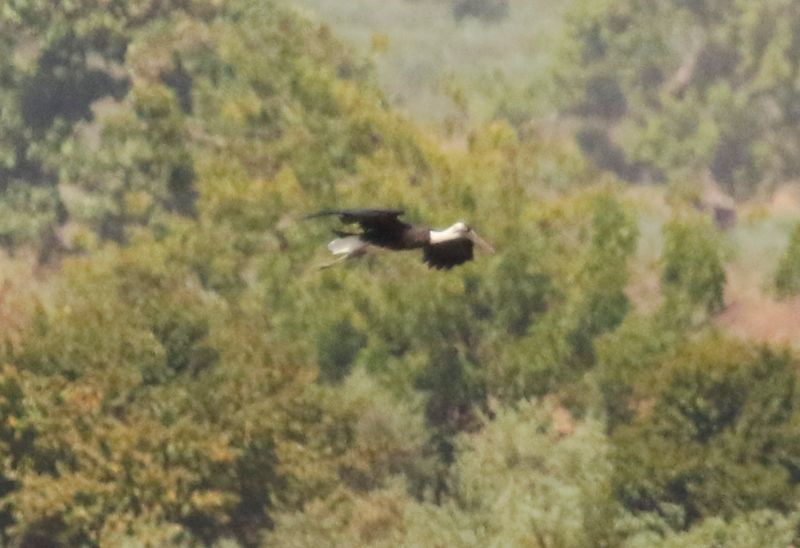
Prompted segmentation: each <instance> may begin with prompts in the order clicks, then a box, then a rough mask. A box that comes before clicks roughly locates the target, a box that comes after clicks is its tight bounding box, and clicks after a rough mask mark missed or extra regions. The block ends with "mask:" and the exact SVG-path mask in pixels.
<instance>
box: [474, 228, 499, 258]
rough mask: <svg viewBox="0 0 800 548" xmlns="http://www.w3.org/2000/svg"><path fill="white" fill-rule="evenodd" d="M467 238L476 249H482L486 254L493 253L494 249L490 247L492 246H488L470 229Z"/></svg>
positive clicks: (488, 244) (487, 243)
mask: <svg viewBox="0 0 800 548" xmlns="http://www.w3.org/2000/svg"><path fill="white" fill-rule="evenodd" d="M468 237H469V239H470V240H472V241H473V242H475V243H476V244H478V247H480V248H481V249H483V250H484V251H485V252H486V253H494V247H493V246H492V244H490V243H489V242H487V241H486V240H484V239H483V238H481V237H480V236H478V233H477V232H475V231H474V230H472V229H470V231H469V233H468Z"/></svg>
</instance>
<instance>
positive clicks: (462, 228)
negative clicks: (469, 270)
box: [446, 221, 494, 253]
mask: <svg viewBox="0 0 800 548" xmlns="http://www.w3.org/2000/svg"><path fill="white" fill-rule="evenodd" d="M446 232H448V233H449V234H451V235H452V237H453V238H469V239H470V240H472V241H473V242H475V244H477V245H478V247H480V248H481V249H483V250H484V251H486V252H487V253H494V247H493V246H492V245H491V244H490V243H489V242H487V241H486V240H484V239H483V238H481V237H480V236H478V233H477V232H475V230H474V229H473V228H472V227H471V226H469V225H468V224H467V223H465V222H464V221H458V222H457V223H455V224H453V225H452V226H451V227H450V228H448V229H447V231H446Z"/></svg>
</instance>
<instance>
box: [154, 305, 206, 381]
mask: <svg viewBox="0 0 800 548" xmlns="http://www.w3.org/2000/svg"><path fill="white" fill-rule="evenodd" d="M208 331H209V328H208V321H207V320H205V319H185V318H178V317H170V318H168V319H166V320H165V321H163V322H159V323H158V324H157V325H156V326H155V328H154V329H153V334H154V335H155V336H156V338H157V339H158V341H159V342H160V343H161V344H162V346H163V347H164V352H165V354H166V356H165V363H164V368H163V369H159V370H156V371H145V372H144V373H143V377H144V382H145V383H146V384H160V383H163V382H166V381H168V380H169V379H172V378H173V377H175V376H177V375H181V374H191V375H197V374H199V373H200V372H202V371H205V370H206V369H209V368H210V367H213V366H214V364H216V363H217V361H218V360H219V353H218V351H217V350H216V349H215V348H213V347H212V346H210V345H209V344H207V343H206V337H207V336H208Z"/></svg>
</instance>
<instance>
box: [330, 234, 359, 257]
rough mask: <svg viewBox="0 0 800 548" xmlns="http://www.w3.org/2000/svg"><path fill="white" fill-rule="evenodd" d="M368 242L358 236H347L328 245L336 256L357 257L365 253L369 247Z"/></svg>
mask: <svg viewBox="0 0 800 548" xmlns="http://www.w3.org/2000/svg"><path fill="white" fill-rule="evenodd" d="M367 245H368V244H367V242H365V241H364V240H362V239H361V238H359V237H358V236H345V237H343V238H336V239H335V240H333V241H332V242H331V243H329V244H328V249H330V251H331V253H333V254H334V255H348V256H350V255H356V254H358V253H360V252H361V251H364V250H365V249H366V247H367Z"/></svg>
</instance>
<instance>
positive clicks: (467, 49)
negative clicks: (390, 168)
mask: <svg viewBox="0 0 800 548" xmlns="http://www.w3.org/2000/svg"><path fill="white" fill-rule="evenodd" d="M468 3H469V2H461V4H468ZM473 3H475V2H473ZM457 4H459V2H453V1H451V0H434V1H430V2H419V1H414V0H388V1H384V2H375V1H373V0H354V1H352V2H339V1H337V0H299V1H298V2H297V5H299V6H302V7H303V8H305V11H306V13H308V14H309V16H310V17H312V18H314V19H316V20H319V21H321V22H324V23H325V24H327V25H330V27H331V29H332V30H333V31H334V32H335V33H336V34H337V35H339V36H341V37H342V39H343V40H344V41H345V42H347V43H348V44H350V45H351V46H352V47H353V48H355V50H356V51H357V52H359V54H361V55H368V56H369V57H370V58H371V59H372V61H373V62H374V64H375V67H376V71H377V75H378V81H379V83H380V85H381V87H382V89H383V90H384V91H385V93H386V95H387V97H388V98H389V100H390V101H391V102H392V103H393V104H394V105H395V106H396V107H398V108H399V109H401V110H403V111H406V112H408V113H410V114H411V115H412V116H413V117H414V118H415V119H416V120H417V121H419V122H422V123H424V124H431V123H435V124H439V123H441V122H444V123H445V124H446V125H447V127H449V128H451V129H452V130H463V129H465V128H471V127H474V125H475V124H476V123H480V122H485V121H486V120H488V119H490V118H492V117H494V116H496V115H501V116H508V117H511V118H519V119H522V118H525V117H527V116H530V115H532V114H542V113H546V112H549V111H550V109H551V108H552V107H551V104H552V103H550V101H549V100H550V98H551V96H552V94H553V93H554V92H556V90H555V89H554V87H553V85H552V79H551V78H549V69H550V67H551V64H552V62H553V60H554V53H555V51H554V48H553V47H552V45H553V43H555V42H556V41H557V38H558V35H559V33H560V32H561V31H562V21H561V17H562V14H563V13H564V11H565V10H566V9H567V8H568V6H569V4H570V2H546V1H541V0H510V1H509V2H501V4H505V5H507V12H505V13H504V14H503V15H501V16H499V17H500V18H499V20H488V21H487V20H485V19H481V18H478V17H474V16H471V15H469V12H467V14H466V15H462V16H460V17H459V15H458V8H457V7H456V5H457ZM475 4H477V3H475Z"/></svg>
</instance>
